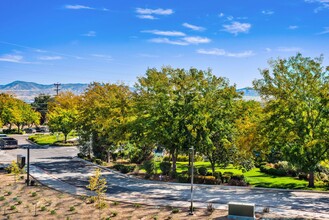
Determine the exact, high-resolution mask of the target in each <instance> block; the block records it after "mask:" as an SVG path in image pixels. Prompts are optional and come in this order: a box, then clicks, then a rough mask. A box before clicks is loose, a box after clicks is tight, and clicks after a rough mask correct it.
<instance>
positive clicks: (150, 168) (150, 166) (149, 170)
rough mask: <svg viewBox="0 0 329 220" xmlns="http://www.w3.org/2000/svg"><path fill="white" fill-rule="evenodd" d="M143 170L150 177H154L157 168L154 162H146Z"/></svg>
mask: <svg viewBox="0 0 329 220" xmlns="http://www.w3.org/2000/svg"><path fill="white" fill-rule="evenodd" d="M143 168H144V169H145V171H146V174H147V176H148V177H149V176H151V175H153V174H154V172H155V168H156V166H155V162H154V160H147V161H145V162H144V163H143Z"/></svg>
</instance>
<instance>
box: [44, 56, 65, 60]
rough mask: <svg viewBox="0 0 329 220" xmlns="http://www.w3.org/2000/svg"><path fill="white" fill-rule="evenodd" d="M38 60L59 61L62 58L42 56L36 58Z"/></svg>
mask: <svg viewBox="0 0 329 220" xmlns="http://www.w3.org/2000/svg"><path fill="white" fill-rule="evenodd" d="M38 59H39V60H61V59H63V57H61V56H42V57H38Z"/></svg>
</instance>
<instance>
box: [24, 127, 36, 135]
mask: <svg viewBox="0 0 329 220" xmlns="http://www.w3.org/2000/svg"><path fill="white" fill-rule="evenodd" d="M24 131H25V133H27V134H34V133H36V132H37V131H36V129H35V128H25V129H24Z"/></svg>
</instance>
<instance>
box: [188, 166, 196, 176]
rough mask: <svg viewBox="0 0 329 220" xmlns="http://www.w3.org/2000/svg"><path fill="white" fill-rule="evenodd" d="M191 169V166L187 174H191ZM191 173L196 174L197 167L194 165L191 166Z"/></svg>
mask: <svg viewBox="0 0 329 220" xmlns="http://www.w3.org/2000/svg"><path fill="white" fill-rule="evenodd" d="M191 169H192V168H191V167H189V168H188V174H189V175H191V174H192V170H191ZM193 174H194V175H197V174H198V169H197V168H196V167H193Z"/></svg>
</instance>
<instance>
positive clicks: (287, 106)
mask: <svg viewBox="0 0 329 220" xmlns="http://www.w3.org/2000/svg"><path fill="white" fill-rule="evenodd" d="M322 60H323V57H322V56H321V57H318V58H314V59H312V58H309V57H303V56H302V55H301V54H300V53H298V54H297V55H296V56H293V57H290V58H288V59H277V60H271V61H270V62H269V65H270V68H271V70H269V69H265V70H262V71H261V74H262V76H263V79H260V80H255V81H254V82H253V84H254V87H255V89H256V90H257V91H258V92H259V93H260V95H261V96H262V98H263V99H264V100H266V105H265V113H266V116H265V119H264V120H265V123H264V125H265V126H266V131H267V137H268V142H267V144H269V145H272V146H271V147H273V146H274V147H276V148H277V149H279V150H280V151H282V152H283V154H284V155H285V157H286V160H287V161H289V162H290V163H292V164H294V165H296V166H297V167H298V168H299V169H300V170H302V171H304V172H308V173H309V174H310V178H309V187H314V172H315V170H316V167H317V165H318V164H319V163H320V162H321V161H322V160H324V159H326V158H328V151H329V145H328V144H327V143H328V141H329V129H328V126H329V118H328V113H329V75H328V73H329V68H328V67H327V68H325V67H323V66H322Z"/></svg>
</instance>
